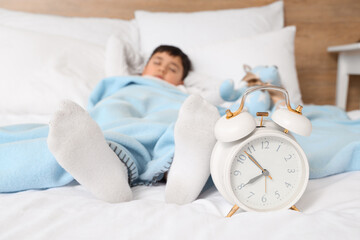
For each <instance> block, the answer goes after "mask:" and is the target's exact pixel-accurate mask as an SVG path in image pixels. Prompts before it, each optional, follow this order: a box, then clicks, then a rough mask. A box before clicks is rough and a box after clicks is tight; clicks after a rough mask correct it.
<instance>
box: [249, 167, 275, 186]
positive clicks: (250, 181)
mask: <svg viewBox="0 0 360 240" xmlns="http://www.w3.org/2000/svg"><path fill="white" fill-rule="evenodd" d="M262 176H265V177H267V176H269V171H268V170H266V169H264V171H263V172H262V173H261V174H260V175H258V176H256V177H253V178H251V179H250V180H249V181H248V182H247V183H245V184H244V187H245V186H246V185H248V184H252V183H254V182H256V181H257V180H258V179H259V178H261V177H262Z"/></svg>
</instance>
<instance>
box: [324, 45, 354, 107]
mask: <svg viewBox="0 0 360 240" xmlns="http://www.w3.org/2000/svg"><path fill="white" fill-rule="evenodd" d="M327 50H328V52H336V53H339V56H338V68H337V78H336V106H338V107H340V108H342V109H344V110H346V100H347V95H348V88H349V75H360V43H353V44H347V45H341V46H333V47H328V49H327Z"/></svg>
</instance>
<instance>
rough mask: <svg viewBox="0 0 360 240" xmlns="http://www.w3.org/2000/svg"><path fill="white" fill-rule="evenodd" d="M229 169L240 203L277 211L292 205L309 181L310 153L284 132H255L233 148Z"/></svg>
mask: <svg viewBox="0 0 360 240" xmlns="http://www.w3.org/2000/svg"><path fill="white" fill-rule="evenodd" d="M231 159H232V160H231V161H229V162H228V166H227V168H226V169H228V171H226V172H227V173H228V176H225V179H228V181H229V183H230V184H225V185H226V186H227V187H228V188H231V189H228V192H232V193H233V198H234V201H235V203H236V204H238V205H239V206H240V207H242V208H243V209H245V210H248V211H249V210H250V211H251V210H255V211H273V210H279V209H285V208H290V207H291V206H292V205H294V204H295V203H296V202H297V201H298V200H299V198H300V197H301V195H302V194H303V192H304V191H305V188H306V185H307V182H308V169H309V167H308V163H307V159H306V156H305V154H304V152H303V150H302V149H301V147H300V146H299V145H298V143H297V142H295V141H294V140H293V139H292V138H290V137H288V136H284V134H280V133H279V134H274V133H272V134H269V135H267V134H262V135H261V136H253V137H250V138H249V139H248V141H246V142H245V143H242V144H239V145H238V146H237V148H236V149H235V150H234V151H233V154H232V157H231Z"/></svg>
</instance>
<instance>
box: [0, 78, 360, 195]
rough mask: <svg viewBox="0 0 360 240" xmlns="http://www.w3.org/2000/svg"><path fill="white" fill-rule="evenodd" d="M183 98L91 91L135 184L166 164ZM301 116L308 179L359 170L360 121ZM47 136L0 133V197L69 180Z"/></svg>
mask: <svg viewBox="0 0 360 240" xmlns="http://www.w3.org/2000/svg"><path fill="white" fill-rule="evenodd" d="M186 97H187V95H186V94H184V93H182V92H181V91H179V90H178V89H177V88H175V87H174V86H172V85H170V84H168V83H166V82H163V81H158V80H154V79H146V78H142V77H112V78H107V79H104V80H103V81H102V82H100V83H99V85H98V86H97V87H96V88H95V90H94V91H93V93H92V95H91V97H90V100H89V108H88V111H89V113H90V115H91V116H92V118H93V119H94V120H95V121H96V122H97V123H98V124H99V125H100V127H101V129H102V130H103V132H104V135H105V138H106V139H107V141H110V142H113V143H115V144H119V145H121V146H123V147H125V148H126V149H128V152H130V155H131V156H132V157H133V158H134V159H136V162H135V164H136V165H137V168H138V178H137V181H143V182H150V183H151V181H153V180H154V179H153V178H154V177H157V172H159V170H161V168H164V167H166V166H167V167H168V166H169V164H170V163H171V161H172V157H173V153H174V137H173V128H174V123H175V121H176V119H177V114H178V110H179V109H180V107H181V104H182V103H183V101H184V100H185V99H186ZM219 110H220V112H221V113H224V109H221V108H219ZM303 113H304V115H305V116H307V117H308V118H309V119H310V120H311V122H312V125H313V132H312V134H311V136H309V137H301V136H296V135H295V138H296V139H297V141H298V142H299V143H300V145H301V146H302V147H303V149H304V150H305V153H306V155H307V156H308V159H309V163H310V177H311V178H320V177H325V176H328V175H332V174H337V173H342V172H346V171H354V170H360V150H359V149H360V121H350V120H349V119H348V118H347V115H346V113H345V112H344V111H342V110H340V109H338V108H336V107H331V106H312V105H307V106H305V107H304V109H303ZM47 135H48V126H47V125H43V124H36V125H35V124H31V125H13V126H7V127H1V128H0V192H15V191H21V190H26V189H42V188H50V187H57V186H63V185H66V184H67V183H69V182H71V181H72V180H73V178H72V176H71V175H70V174H68V173H67V172H65V171H64V170H63V169H62V168H61V167H60V166H59V165H58V164H57V162H56V160H55V159H54V157H53V156H52V154H51V153H50V152H49V150H48V148H47V144H46V138H47ZM84 137H87V136H84ZM88 137H91V136H88ZM135 183H136V182H135Z"/></svg>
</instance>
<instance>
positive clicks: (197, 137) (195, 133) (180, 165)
mask: <svg viewBox="0 0 360 240" xmlns="http://www.w3.org/2000/svg"><path fill="white" fill-rule="evenodd" d="M219 117H220V115H219V112H218V110H217V108H216V107H215V106H213V105H211V104H209V103H208V102H206V101H205V100H204V99H203V98H201V97H200V96H198V95H191V96H189V97H188V98H187V99H186V100H185V102H184V103H183V105H182V106H181V109H180V112H179V116H178V120H177V122H176V124H175V132H174V137H175V154H174V160H173V163H172V165H171V168H170V171H169V173H168V178H167V183H166V190H165V200H166V202H168V203H177V204H186V203H190V202H192V201H194V200H195V199H196V198H197V197H198V196H199V194H200V192H201V190H202V189H203V187H204V185H205V183H206V181H207V179H208V178H209V176H210V157H211V152H212V149H213V147H214V145H215V142H216V140H215V136H214V126H215V122H216V120H218V119H219Z"/></svg>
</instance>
